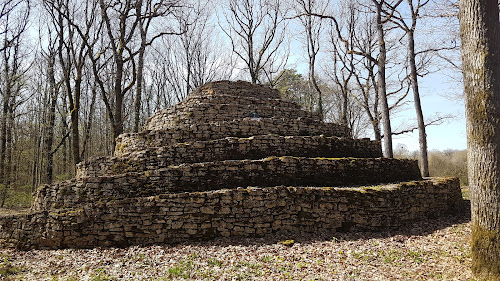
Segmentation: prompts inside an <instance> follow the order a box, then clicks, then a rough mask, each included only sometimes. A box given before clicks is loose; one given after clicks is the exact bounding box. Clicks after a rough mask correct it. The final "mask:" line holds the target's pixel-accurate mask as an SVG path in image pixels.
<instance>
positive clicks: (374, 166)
mask: <svg viewBox="0 0 500 281" xmlns="http://www.w3.org/2000/svg"><path fill="white" fill-rule="evenodd" d="M461 200H462V199H461V192H460V187H459V183H458V180H456V179H453V178H434V179H431V178H429V179H422V178H421V176H420V172H419V169H418V164H417V162H416V161H414V160H403V159H387V158H382V152H381V146H380V143H379V142H377V141H371V140H369V139H353V138H351V137H349V130H348V129H347V128H346V127H344V126H341V125H338V124H332V123H325V122H322V121H321V120H320V118H319V117H318V116H317V115H315V114H312V113H309V112H306V111H303V110H301V109H300V107H299V106H298V105H297V104H295V103H292V102H288V101H283V100H281V99H280V95H279V92H278V91H277V90H272V89H270V88H267V87H264V86H259V85H253V84H250V83H247V82H241V81H240V82H229V81H221V82H214V83H210V84H207V85H205V86H203V87H201V88H199V89H196V90H195V91H194V92H192V93H191V94H189V95H188V97H187V98H186V100H185V101H183V102H181V103H180V104H178V105H176V106H174V107H173V108H170V109H167V110H163V111H160V112H158V113H156V114H155V115H154V116H153V117H151V118H150V119H149V120H148V122H147V124H146V126H145V130H144V131H143V132H140V133H135V134H123V135H121V136H120V137H119V138H118V139H117V145H116V149H115V155H114V156H112V157H98V158H94V159H91V160H88V161H85V162H82V163H80V164H79V165H78V167H77V175H76V178H75V179H72V180H69V181H65V182H61V183H56V184H53V185H46V186H42V187H40V188H39V189H38V191H37V193H36V196H35V201H34V203H33V206H32V213H31V214H28V215H17V216H8V217H0V245H2V246H3V247H17V248H22V249H27V248H65V247H95V246H125V245H132V244H152V243H175V242H181V241H187V240H200V239H211V238H215V237H220V236H247V237H248V236H264V235H269V234H275V233H281V234H284V235H295V234H299V233H317V234H319V233H321V234H323V235H324V234H328V233H335V232H337V231H347V230H349V229H350V228H351V227H356V228H359V229H370V230H373V229H379V228H383V227H398V226H401V225H404V224H406V223H409V222H411V221H414V220H420V219H425V218H427V217H429V216H437V215H440V214H445V213H452V212H454V211H455V210H456V208H457V207H458V206H460V203H461Z"/></svg>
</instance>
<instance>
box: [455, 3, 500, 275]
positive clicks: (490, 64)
mask: <svg viewBox="0 0 500 281" xmlns="http://www.w3.org/2000/svg"><path fill="white" fill-rule="evenodd" d="M459 3H460V13H459V19H460V37H461V40H462V65H463V75H464V86H465V89H464V91H465V107H466V118H467V147H468V161H469V184H470V187H471V208H472V210H471V212H472V271H473V273H474V274H475V275H476V277H477V278H478V279H480V280H499V279H500V223H499V222H500V121H499V116H500V67H499V66H500V49H499V48H498V46H500V26H499V24H498V23H499V15H498V14H499V9H498V1H497V0H460V2H459Z"/></svg>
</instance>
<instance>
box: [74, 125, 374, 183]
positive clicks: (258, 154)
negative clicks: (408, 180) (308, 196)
mask: <svg viewBox="0 0 500 281" xmlns="http://www.w3.org/2000/svg"><path fill="white" fill-rule="evenodd" d="M129 151H132V154H128V153H130V152H129ZM134 151H135V152H134ZM124 155H126V156H127V157H123V156H124ZM284 155H286V156H298V157H325V158H339V157H356V158H377V157H381V156H382V149H381V146H380V142H379V141H371V140H369V139H346V138H338V137H325V136H286V137H284V136H278V135H261V136H252V137H249V138H237V137H227V138H224V139H218V140H211V141H197V142H187V143H176V144H174V145H171V146H160V147H149V148H146V149H139V148H137V147H131V146H128V147H123V148H122V150H117V151H116V152H115V157H99V158H94V159H91V160H88V161H85V162H82V163H80V164H79V165H78V166H77V174H76V177H77V178H78V179H81V178H85V177H96V176H101V175H105V174H117V173H125V172H134V171H135V172H142V171H146V170H155V169H161V168H166V167H168V166H170V165H178V164H181V163H197V162H212V161H223V160H239V159H253V160H255V159H262V158H266V157H270V156H284Z"/></svg>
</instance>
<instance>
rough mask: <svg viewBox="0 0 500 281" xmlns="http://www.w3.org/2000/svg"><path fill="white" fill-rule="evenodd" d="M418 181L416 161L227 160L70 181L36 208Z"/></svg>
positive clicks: (46, 191) (39, 198)
mask: <svg viewBox="0 0 500 281" xmlns="http://www.w3.org/2000/svg"><path fill="white" fill-rule="evenodd" d="M419 179H421V176H420V170H419V168H418V163H417V161H416V160H406V159H390V158H304V157H291V156H284V157H269V158H265V159H260V160H226V161H214V162H202V163H194V164H181V165H172V166H169V167H167V168H163V169H157V168H154V169H152V170H147V171H144V172H128V173H123V174H117V175H108V176H100V177H89V178H82V179H80V180H76V179H74V180H72V181H66V182H63V183H59V184H54V185H51V186H46V187H45V188H40V189H39V190H38V193H37V195H36V196H35V197H36V199H35V204H34V208H35V209H37V210H43V209H45V210H47V209H53V208H61V207H63V206H66V207H70V206H77V205H79V204H85V203H88V202H92V201H96V200H104V201H106V200H112V199H116V198H124V197H140V196H153V195H156V194H162V193H180V192H202V191H208V190H216V189H232V188H237V187H247V186H259V187H267V186H278V185H285V186H345V185H364V184H376V183H390V182H399V181H406V180H419Z"/></svg>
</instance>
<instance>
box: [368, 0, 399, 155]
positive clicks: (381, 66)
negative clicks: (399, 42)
mask: <svg viewBox="0 0 500 281" xmlns="http://www.w3.org/2000/svg"><path fill="white" fill-rule="evenodd" d="M372 2H373V3H374V4H375V6H376V8H377V10H376V19H377V34H378V47H379V58H378V62H377V66H378V82H377V86H378V94H379V98H380V106H381V111H382V125H383V128H384V156H385V157H387V158H393V157H394V154H393V152H392V129H391V119H390V115H389V104H388V102H387V83H386V81H385V64H386V57H387V49H386V46H385V35H384V24H383V22H382V3H383V1H382V2H381V3H379V2H377V1H375V0H372Z"/></svg>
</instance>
